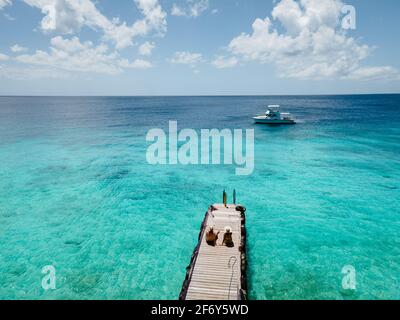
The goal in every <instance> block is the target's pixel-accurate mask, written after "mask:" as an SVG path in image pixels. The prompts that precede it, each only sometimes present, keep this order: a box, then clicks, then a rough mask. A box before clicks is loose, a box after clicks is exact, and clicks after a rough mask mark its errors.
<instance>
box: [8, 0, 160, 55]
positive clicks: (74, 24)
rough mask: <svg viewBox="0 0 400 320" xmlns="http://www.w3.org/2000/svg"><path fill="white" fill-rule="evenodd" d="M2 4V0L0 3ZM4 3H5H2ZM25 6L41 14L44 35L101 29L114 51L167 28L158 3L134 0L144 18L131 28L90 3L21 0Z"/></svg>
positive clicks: (64, 0)
mask: <svg viewBox="0 0 400 320" xmlns="http://www.w3.org/2000/svg"><path fill="white" fill-rule="evenodd" d="M0 1H1V0H0ZM3 1H4V0H3ZM24 1H25V2H26V3H27V4H28V5H30V6H32V7H36V8H38V9H40V10H41V11H42V13H43V14H44V17H43V19H42V21H41V29H42V30H43V31H44V32H58V33H61V34H73V33H76V32H78V31H80V30H81V28H82V27H83V26H87V27H89V28H91V29H94V30H101V31H102V32H103V33H104V39H105V40H109V41H112V42H113V43H115V46H116V48H117V49H123V48H126V47H128V46H131V45H133V39H134V38H135V37H137V36H145V35H147V34H149V33H150V32H156V33H158V34H164V33H165V32H166V28H167V22H166V13H165V11H163V9H162V7H161V5H160V4H159V2H158V0H134V3H135V4H136V6H137V7H138V9H139V11H140V12H141V14H142V15H143V18H142V19H140V20H137V21H136V22H134V23H133V24H132V25H127V23H126V22H120V21H119V19H109V18H107V17H106V16H104V15H103V14H102V13H101V12H100V11H99V10H98V9H97V8H96V6H95V4H94V3H93V1H92V0H24Z"/></svg>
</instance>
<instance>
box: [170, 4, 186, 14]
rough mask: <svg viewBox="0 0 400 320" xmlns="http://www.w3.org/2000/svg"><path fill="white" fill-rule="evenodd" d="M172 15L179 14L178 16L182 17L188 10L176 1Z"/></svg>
mask: <svg viewBox="0 0 400 320" xmlns="http://www.w3.org/2000/svg"><path fill="white" fill-rule="evenodd" d="M171 15H173V16H177V17H182V16H185V15H186V12H185V11H184V10H183V9H182V8H181V7H179V6H178V5H177V4H176V3H174V4H173V6H172V9H171Z"/></svg>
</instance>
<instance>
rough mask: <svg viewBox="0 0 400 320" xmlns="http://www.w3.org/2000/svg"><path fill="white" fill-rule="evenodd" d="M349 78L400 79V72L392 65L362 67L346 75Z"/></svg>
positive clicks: (367, 79)
mask: <svg viewBox="0 0 400 320" xmlns="http://www.w3.org/2000/svg"><path fill="white" fill-rule="evenodd" d="M344 79H348V80H361V81H369V80H389V81H391V80H400V73H399V71H398V70H397V69H396V68H393V67H391V66H383V67H361V68H358V69H356V70H354V71H353V72H352V73H351V74H349V75H347V76H346V77H344Z"/></svg>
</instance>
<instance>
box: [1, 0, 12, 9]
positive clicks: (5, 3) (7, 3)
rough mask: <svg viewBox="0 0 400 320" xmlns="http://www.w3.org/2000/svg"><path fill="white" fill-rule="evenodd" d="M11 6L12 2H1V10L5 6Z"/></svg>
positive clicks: (4, 0) (9, 0)
mask: <svg viewBox="0 0 400 320" xmlns="http://www.w3.org/2000/svg"><path fill="white" fill-rule="evenodd" d="M10 4H11V0H0V10H1V9H3V8H4V7H5V6H9V5H10Z"/></svg>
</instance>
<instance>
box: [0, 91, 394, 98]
mask: <svg viewBox="0 0 400 320" xmlns="http://www.w3.org/2000/svg"><path fill="white" fill-rule="evenodd" d="M371 95H400V92H398V93H391V92H387V93H326V94H325V93H324V94H323V93H318V94H303V93H302V94H197V95H196V94H195V95H162V94H160V95H157V94H155V95H19V94H5V95H2V94H0V98H7V97H15V98H18V97H21V98H47V97H49V98H57V97H58V98H96V97H97V98H153V97H154V98H157V97H165V98H168V97H170V98H179V97H182V98H185V97H187V98H190V97H298V96H314V97H319V96H321V97H323V96H371Z"/></svg>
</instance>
